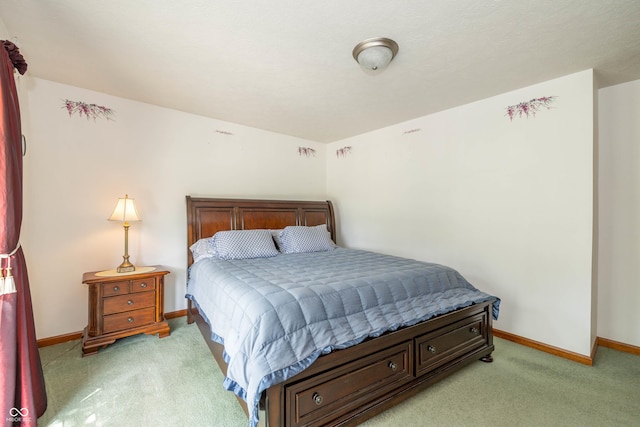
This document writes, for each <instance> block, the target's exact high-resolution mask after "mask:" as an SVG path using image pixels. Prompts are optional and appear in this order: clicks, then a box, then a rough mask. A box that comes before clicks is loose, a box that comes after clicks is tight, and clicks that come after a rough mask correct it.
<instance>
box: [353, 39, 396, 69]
mask: <svg viewBox="0 0 640 427" xmlns="http://www.w3.org/2000/svg"><path fill="white" fill-rule="evenodd" d="M397 53H398V43H396V42H395V41H393V40H391V39H388V38H385V37H375V38H372V39H366V40H364V41H361V42H360V43H358V44H357V45H356V47H354V48H353V58H354V59H355V60H356V61H357V62H358V64H360V66H361V67H362V69H363V70H365V71H367V72H369V73H380V72H381V71H382V70H384V69H385V68H386V67H387V65H389V63H390V62H391V60H392V59H393V58H395V56H396V55H397Z"/></svg>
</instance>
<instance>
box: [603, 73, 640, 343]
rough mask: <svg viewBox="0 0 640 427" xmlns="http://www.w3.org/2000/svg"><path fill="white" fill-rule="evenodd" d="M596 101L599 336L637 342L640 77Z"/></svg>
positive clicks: (639, 322)
mask: <svg viewBox="0 0 640 427" xmlns="http://www.w3.org/2000/svg"><path fill="white" fill-rule="evenodd" d="M599 104H600V105H599V123H600V129H599V134H600V156H599V157H600V163H599V169H600V173H599V176H600V180H599V194H600V211H599V216H600V221H599V226H600V246H599V259H600V263H599V269H598V274H599V278H598V283H599V285H598V335H599V336H600V337H603V338H608V339H611V340H614V341H619V342H622V343H626V344H630V345H635V346H640V310H639V309H638V308H639V307H640V80H636V81H633V82H630V83H625V84H621V85H617V86H612V87H608V88H605V89H601V90H600V92H599Z"/></svg>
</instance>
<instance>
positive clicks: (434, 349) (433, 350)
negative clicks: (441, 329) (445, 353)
mask: <svg viewBox="0 0 640 427" xmlns="http://www.w3.org/2000/svg"><path fill="white" fill-rule="evenodd" d="M427 351H429V353H435V352H436V348H435V347H434V346H432V345H430V346H429V347H427Z"/></svg>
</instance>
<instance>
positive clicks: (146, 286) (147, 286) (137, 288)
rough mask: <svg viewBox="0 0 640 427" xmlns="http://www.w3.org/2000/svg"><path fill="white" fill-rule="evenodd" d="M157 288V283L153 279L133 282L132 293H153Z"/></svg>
mask: <svg viewBox="0 0 640 427" xmlns="http://www.w3.org/2000/svg"><path fill="white" fill-rule="evenodd" d="M155 288H156V281H155V280H153V278H151V279H144V280H132V281H131V292H145V291H152V290H154V289H155Z"/></svg>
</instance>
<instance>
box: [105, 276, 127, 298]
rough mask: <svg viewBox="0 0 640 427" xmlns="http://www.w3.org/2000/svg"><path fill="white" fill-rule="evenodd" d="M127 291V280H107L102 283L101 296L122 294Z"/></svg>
mask: <svg viewBox="0 0 640 427" xmlns="http://www.w3.org/2000/svg"><path fill="white" fill-rule="evenodd" d="M128 293H129V281H128V280H124V281H122V282H109V283H103V284H102V296H105V297H110V296H113V295H124V294H128Z"/></svg>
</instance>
